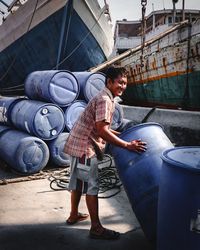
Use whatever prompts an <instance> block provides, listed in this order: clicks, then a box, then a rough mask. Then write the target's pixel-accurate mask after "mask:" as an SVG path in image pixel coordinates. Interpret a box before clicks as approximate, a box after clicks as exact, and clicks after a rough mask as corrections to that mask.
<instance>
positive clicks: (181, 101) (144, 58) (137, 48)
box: [90, 9, 200, 111]
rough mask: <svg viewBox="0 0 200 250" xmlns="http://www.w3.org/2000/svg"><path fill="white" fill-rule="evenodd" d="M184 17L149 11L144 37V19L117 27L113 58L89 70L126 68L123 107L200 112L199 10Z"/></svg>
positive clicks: (190, 11) (117, 24) (160, 11)
mask: <svg viewBox="0 0 200 250" xmlns="http://www.w3.org/2000/svg"><path fill="white" fill-rule="evenodd" d="M182 12H183V10H179V9H177V10H176V15H174V9H164V10H157V11H153V12H151V13H150V14H149V15H148V16H147V17H146V32H145V34H144V37H143V35H142V30H141V22H142V20H137V21H127V20H122V21H118V22H117V23H116V27H115V52H116V53H117V55H116V56H115V57H114V58H112V59H111V60H109V61H107V62H105V63H103V64H101V65H99V66H98V67H96V68H92V69H90V70H91V71H93V72H94V71H96V70H102V71H103V70H104V69H105V68H106V67H107V66H108V65H110V64H118V65H121V66H124V67H126V69H127V71H128V87H127V89H126V91H125V92H124V95H123V96H122V100H123V102H122V103H123V104H125V105H132V106H146V107H163V108H171V109H183V110H196V111H199V110H200V19H199V18H200V10H189V9H188V10H187V9H185V10H184V15H185V18H184V19H185V20H182ZM173 19H174V21H173ZM143 38H144V39H143Z"/></svg>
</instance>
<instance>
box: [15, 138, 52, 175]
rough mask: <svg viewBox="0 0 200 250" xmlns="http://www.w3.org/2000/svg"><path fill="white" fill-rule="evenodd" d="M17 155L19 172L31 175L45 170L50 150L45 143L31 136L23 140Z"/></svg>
mask: <svg viewBox="0 0 200 250" xmlns="http://www.w3.org/2000/svg"><path fill="white" fill-rule="evenodd" d="M16 154H17V155H18V157H17V159H19V162H18V164H19V170H21V171H22V170H23V172H24V173H30V174H31V173H36V172H38V171H39V170H41V169H42V168H44V167H45V166H46V164H47V162H48V159H49V150H48V147H47V145H46V144H45V142H43V141H42V140H40V139H39V138H37V137H31V136H29V137H26V138H24V139H22V141H21V143H20V146H19V148H18V149H17V151H16Z"/></svg>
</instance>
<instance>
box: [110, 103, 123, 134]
mask: <svg viewBox="0 0 200 250" xmlns="http://www.w3.org/2000/svg"><path fill="white" fill-rule="evenodd" d="M123 116H124V113H123V109H122V106H121V105H120V104H119V103H117V102H116V103H115V110H114V113H113V119H112V124H111V128H112V129H113V130H117V129H118V128H119V127H120V126H121V125H122V122H123Z"/></svg>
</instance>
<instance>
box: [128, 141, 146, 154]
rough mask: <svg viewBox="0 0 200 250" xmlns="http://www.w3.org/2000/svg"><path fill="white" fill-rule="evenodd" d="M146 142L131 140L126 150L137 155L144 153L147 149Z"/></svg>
mask: <svg viewBox="0 0 200 250" xmlns="http://www.w3.org/2000/svg"><path fill="white" fill-rule="evenodd" d="M145 145H146V142H143V141H141V139H139V140H133V141H131V142H127V145H126V148H127V149H128V150H131V151H136V152H138V153H141V152H145V151H146V149H147V147H146V146H145Z"/></svg>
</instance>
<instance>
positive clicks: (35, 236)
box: [0, 168, 154, 250]
mask: <svg viewBox="0 0 200 250" xmlns="http://www.w3.org/2000/svg"><path fill="white" fill-rule="evenodd" d="M0 169H1V168H0ZM3 174H4V172H3V171H0V179H2V178H5V176H4V175H3ZM49 183H50V182H49V180H47V179H41V180H33V181H25V182H19V183H10V184H6V185H0V250H18V249H20V250H21V249H25V250H46V249H48V250H51V249H52V250H62V249H73V250H78V249H81V250H84V249H87V250H88V249H89V250H98V249H99V250H100V249H101V250H102V248H103V247H104V246H105V247H106V250H112V249H115V250H120V249H123V250H129V249H131V250H133V249H135V250H154V248H153V246H152V245H151V244H150V243H149V242H148V241H147V239H146V238H145V236H144V234H143V232H142V230H141V228H140V226H139V224H138V221H137V219H136V217H135V215H134V213H133V211H132V209H131V207H130V204H129V202H128V200H127V197H126V194H125V192H124V191H123V189H122V191H121V192H120V193H119V194H118V195H116V196H114V197H112V198H108V199H100V200H99V207H100V218H101V221H102V223H103V225H104V226H105V227H108V228H110V229H113V230H117V231H119V232H120V233H121V237H120V239H119V240H117V241H105V240H94V239H90V238H89V237H88V230H89V228H90V221H89V219H88V220H87V221H84V222H80V223H78V224H75V225H73V226H69V225H66V224H65V220H66V218H67V216H68V215H69V212H70V193H69V192H68V191H66V190H64V191H63V190H62V191H53V190H52V189H51V188H50V186H49ZM84 198H85V197H82V200H81V203H80V211H81V212H85V213H87V209H86V205H85V200H84Z"/></svg>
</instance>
